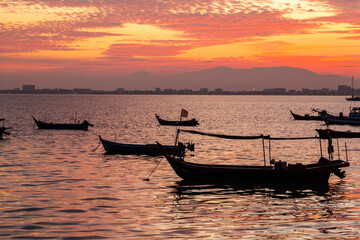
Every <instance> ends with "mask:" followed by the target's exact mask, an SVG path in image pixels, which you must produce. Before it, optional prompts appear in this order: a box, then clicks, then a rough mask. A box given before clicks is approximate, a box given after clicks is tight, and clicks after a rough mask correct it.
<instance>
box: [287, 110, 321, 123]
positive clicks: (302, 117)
mask: <svg viewBox="0 0 360 240" xmlns="http://www.w3.org/2000/svg"><path fill="white" fill-rule="evenodd" d="M323 111H324V112H323V113H324V114H326V111H325V110H323ZM290 113H291V115H292V116H293V117H294V119H295V120H306V121H322V120H324V117H323V116H324V115H320V114H319V115H318V116H311V115H309V114H305V115H299V114H296V113H293V112H292V111H291V110H290Z"/></svg>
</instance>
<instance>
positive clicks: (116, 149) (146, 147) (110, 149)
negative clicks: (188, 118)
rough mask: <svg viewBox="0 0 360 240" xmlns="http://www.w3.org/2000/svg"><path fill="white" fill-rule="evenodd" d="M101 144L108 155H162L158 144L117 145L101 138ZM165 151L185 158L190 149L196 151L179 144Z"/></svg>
mask: <svg viewBox="0 0 360 240" xmlns="http://www.w3.org/2000/svg"><path fill="white" fill-rule="evenodd" d="M99 138H100V142H101V143H102V145H103V147H104V149H105V151H106V153H107V154H124V155H127V154H129V155H142V154H144V155H149V156H159V155H161V154H162V152H161V151H160V149H159V147H158V146H157V144H126V143H117V142H112V141H108V140H105V139H103V138H101V136H99ZM164 149H165V151H166V153H167V154H171V155H175V156H183V155H184V154H185V150H186V149H189V150H190V151H193V150H194V145H193V144H186V146H185V145H184V144H182V143H179V144H178V145H177V146H170V145H168V146H164Z"/></svg>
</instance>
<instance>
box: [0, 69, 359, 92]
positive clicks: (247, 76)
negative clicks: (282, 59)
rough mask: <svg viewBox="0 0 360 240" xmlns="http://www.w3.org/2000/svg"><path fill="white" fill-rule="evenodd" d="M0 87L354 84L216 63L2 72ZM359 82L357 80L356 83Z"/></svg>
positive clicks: (232, 88)
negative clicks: (191, 68)
mask: <svg viewBox="0 0 360 240" xmlns="http://www.w3.org/2000/svg"><path fill="white" fill-rule="evenodd" d="M0 79H2V80H3V81H0V89H9V87H8V86H11V87H10V88H15V87H20V88H21V87H22V85H23V84H35V85H36V88H67V89H73V88H91V89H94V90H115V89H117V88H125V89H126V90H154V89H155V88H161V89H167V88H173V89H177V90H179V89H185V88H187V89H192V90H194V91H196V90H199V89H200V88H208V89H209V91H212V90H214V89H216V88H222V89H223V90H228V91H242V90H247V91H249V90H252V89H255V90H263V89H265V88H286V89H287V90H290V89H296V90H301V89H302V88H310V89H322V88H330V89H337V87H338V85H348V86H350V85H351V79H350V78H348V77H344V76H338V75H321V74H317V73H314V72H311V71H308V70H305V69H301V68H292V67H257V68H250V69H239V68H238V69H235V68H228V67H216V68H211V69H206V70H202V71H197V72H184V73H181V74H175V75H169V76H161V75H154V74H150V73H147V72H136V73H133V74H130V75H123V76H115V77H114V76H113V77H107V76H106V74H104V73H102V72H99V73H96V72H95V73H92V74H84V73H72V72H61V71H58V72H48V73H34V74H25V73H21V72H19V73H16V74H12V75H10V74H8V75H6V74H0ZM355 85H356V84H355Z"/></svg>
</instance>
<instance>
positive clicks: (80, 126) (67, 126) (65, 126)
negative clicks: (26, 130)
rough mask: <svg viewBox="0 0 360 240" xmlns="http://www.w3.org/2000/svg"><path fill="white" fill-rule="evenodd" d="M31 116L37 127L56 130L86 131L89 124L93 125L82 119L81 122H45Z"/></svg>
mask: <svg viewBox="0 0 360 240" xmlns="http://www.w3.org/2000/svg"><path fill="white" fill-rule="evenodd" d="M31 117H32V118H33V119H34V122H35V123H36V125H37V127H38V128H39V129H57V130H84V131H87V130H88V128H89V126H90V127H93V126H94V125H93V124H90V123H89V122H88V121H87V120H84V121H83V122H82V123H47V122H42V121H39V120H37V119H36V118H35V117H34V116H33V115H31Z"/></svg>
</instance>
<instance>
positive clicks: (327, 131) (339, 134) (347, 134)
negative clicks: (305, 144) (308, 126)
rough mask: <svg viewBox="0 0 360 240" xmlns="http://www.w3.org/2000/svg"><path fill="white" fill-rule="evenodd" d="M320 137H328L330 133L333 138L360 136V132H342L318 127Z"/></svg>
mask: <svg viewBox="0 0 360 240" xmlns="http://www.w3.org/2000/svg"><path fill="white" fill-rule="evenodd" d="M316 131H317V132H318V133H319V136H320V138H322V139H327V138H328V136H329V134H330V136H331V137H332V138H360V132H342V131H334V130H330V129H316Z"/></svg>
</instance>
